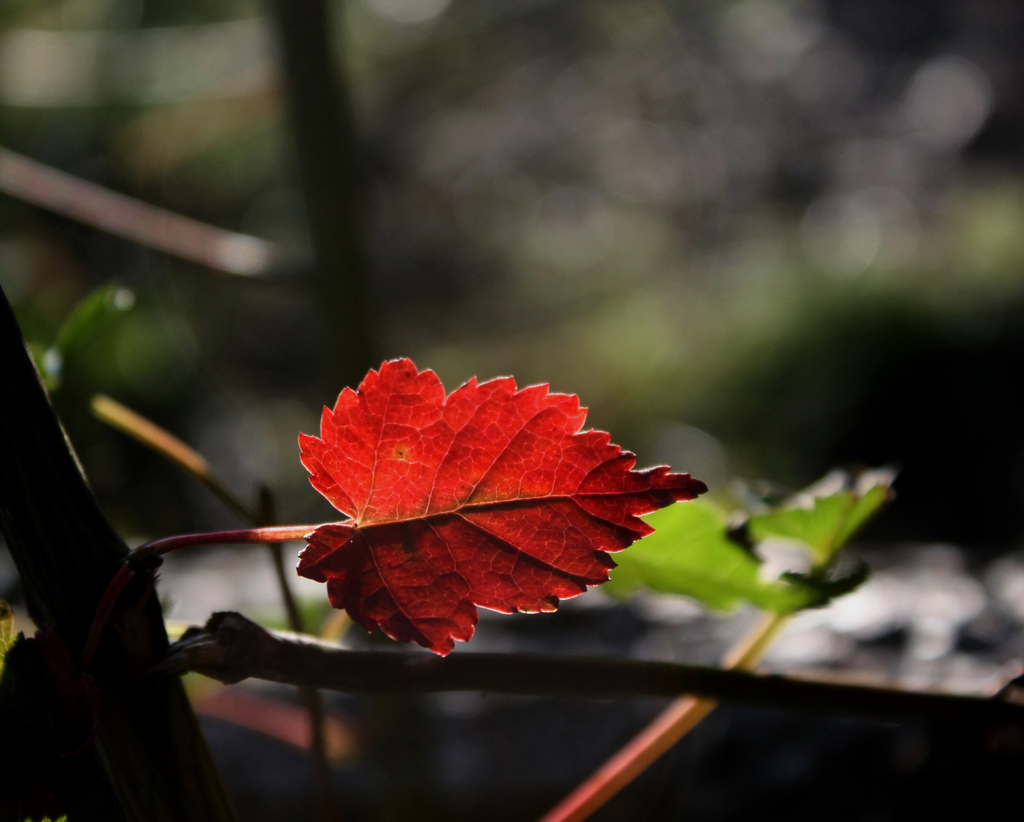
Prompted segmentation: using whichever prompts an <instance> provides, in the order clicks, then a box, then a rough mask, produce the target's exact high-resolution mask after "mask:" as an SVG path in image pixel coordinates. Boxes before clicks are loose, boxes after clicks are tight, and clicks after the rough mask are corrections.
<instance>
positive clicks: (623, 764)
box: [540, 614, 789, 822]
mask: <svg viewBox="0 0 1024 822" xmlns="http://www.w3.org/2000/svg"><path fill="white" fill-rule="evenodd" d="M788 622H789V617H788V616H784V615H779V614H765V615H764V617H763V618H762V619H761V621H760V622H759V623H758V624H757V625H755V626H754V628H753V629H752V630H751V631H750V632H749V633H747V634H746V635H744V636H743V637H742V638H741V639H740V641H739V642H738V643H737V644H736V645H735V646H734V647H733V648H732V649H731V650H730V651H729V652H728V653H726V655H725V658H724V659H723V665H724V666H725V667H726V668H728V669H733V670H739V671H749V670H751V669H753V668H754V667H755V666H756V665H757V663H758V662H759V661H760V660H761V657H763V656H764V653H765V651H766V650H767V649H768V646H769V645H770V644H771V642H772V640H773V639H774V638H775V637H776V636H777V635H778V634H779V632H780V631H781V630H782V629H783V628H784V627H785V626H786V624H787V623H788ZM717 706H718V702H717V701H716V700H714V699H706V698H705V699H702V698H698V697H693V696H683V697H679V698H678V699H675V700H673V701H672V703H671V704H670V705H669V706H668V707H667V708H665V710H663V711H662V712H661V713H660V714H658V716H657V717H655V718H654V720H653V721H652V722H650V723H649V724H648V725H647V727H645V728H644V729H643V730H642V731H640V733H639V734H637V735H636V736H635V737H633V739H631V740H630V741H629V742H628V743H626V745H625V746H623V747H622V748H620V749H619V750H618V751H616V753H615V754H614V755H613V756H612V757H611V759H609V760H608V761H606V762H605V763H604V764H603V765H602V766H601V767H600V768H598V769H597V770H596V771H595V772H594V773H592V774H591V775H590V776H589V777H588V778H587V779H586V780H585V781H584V782H583V783H582V784H580V785H579V786H578V787H577V788H576V789H575V790H574V791H573V792H572V793H570V794H569V795H568V796H567V797H566V798H565V799H563V800H562V801H561V802H559V803H558V804H557V805H556V806H555V807H554V808H552V809H551V810H550V811H548V813H547V814H545V815H544V816H543V817H542V818H541V819H540V822H580V821H581V820H583V819H586V818H587V817H588V816H590V815H591V814H592V813H593V812H594V811H596V810H597V809H598V808H600V807H601V806H602V805H604V804H605V803H606V802H607V801H608V800H609V799H611V798H612V797H613V796H615V794H617V793H618V792H619V791H621V790H622V789H623V788H624V787H626V785H628V784H629V783H630V782H632V781H633V780H634V779H635V778H636V777H637V776H639V775H640V774H641V773H642V772H643V771H644V770H646V769H647V767H648V766H650V765H651V764H652V763H653V762H655V761H656V760H657V759H658V758H659V757H660V756H661V755H662V754H664V753H665V752H667V751H668V750H669V749H670V748H671V747H672V746H673V745H675V744H676V743H677V742H678V741H679V740H680V739H682V738H683V737H684V736H686V734H688V733H689V732H690V731H692V730H693V729H694V728H695V727H696V726H697V725H699V724H700V722H701V721H702V720H703V719H704V718H705V717H706V716H707V715H708V714H710V713H711V712H712V711H713V710H714V709H715V708H716V707H717Z"/></svg>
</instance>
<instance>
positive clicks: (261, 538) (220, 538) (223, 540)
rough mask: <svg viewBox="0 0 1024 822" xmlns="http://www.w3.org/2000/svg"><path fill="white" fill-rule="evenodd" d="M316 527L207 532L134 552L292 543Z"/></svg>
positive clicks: (158, 542)
mask: <svg viewBox="0 0 1024 822" xmlns="http://www.w3.org/2000/svg"><path fill="white" fill-rule="evenodd" d="M318 527H319V526H318V525H275V526H272V527H267V528H242V529H240V530H238V531H209V532H205V533H202V534H179V535H178V536H174V537H164V538H163V539H156V540H153V541H152V542H147V543H146V544H145V545H140V546H139V547H138V548H136V549H135V550H136V551H143V550H148V551H152V552H153V553H154V554H156V555H157V556H163V555H164V554H169V553H171V551H177V550H178V549H179V548H191V547H192V546H193V545H237V544H250V545H254V544H260V543H267V542H292V541H294V540H298V539H304V538H305V537H306V535H307V534H309V533H311V532H312V531H314V530H315V529H316V528H318Z"/></svg>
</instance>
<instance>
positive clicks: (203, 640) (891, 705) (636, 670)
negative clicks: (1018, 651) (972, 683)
mask: <svg viewBox="0 0 1024 822" xmlns="http://www.w3.org/2000/svg"><path fill="white" fill-rule="evenodd" d="M154 670H155V672H157V673H183V672H185V671H197V672H199V673H201V674H205V675H206V676H209V677H212V678H213V679H218V680H220V681H221V682H238V681H239V680H242V679H246V678H248V677H255V678H257V679H265V680H269V681H272V682H283V683H288V684H292V685H305V686H310V687H315V688H325V689H327V690H334V691H345V692H353V693H358V692H371V693H383V692H397V691H403V692H411V691H491V692H495V693H506V694H567V695H572V696H582V697H604V698H607V697H631V696H633V697H635V696H664V697H674V696H679V695H680V694H693V695H695V696H701V697H712V698H714V699H718V700H722V701H725V702H739V703H743V704H747V705H759V706H765V707H774V708H785V709H790V710H798V711H811V712H820V713H833V714H851V715H863V716H869V717H874V718H881V719H917V718H924V719H937V720H942V721H947V722H969V723H994V722H1001V723H1003V722H1005V723H1024V698H1022V696H1021V695H1020V693H1019V691H1018V689H1017V688H1016V687H1013V686H1010V687H1007V688H1004V689H1003V690H1002V691H1000V692H999V694H996V695H994V696H991V697H977V696H961V695H952V694H942V693H928V692H917V691H904V690H897V689H891V688H879V687H866V686H861V685H848V684H836V683H832V682H822V681H814V680H806V679H792V678H787V677H783V676H779V675H772V674H756V673H745V672H740V671H735V670H722V669H718V668H704V667H698V666H692V665H676V664H673V663H667V662H640V661H636V660H612V659H597V658H582V657H575V658H574V657H553V656H533V655H526V654H474V653H465V654H458V655H455V656H452V657H448V658H445V659H442V658H441V657H436V656H433V655H427V654H420V653H412V654H410V653H391V652H379V651H345V650H340V649H337V648H331V647H327V646H325V645H323V644H319V643H317V642H315V641H309V640H303V639H300V638H293V637H288V638H285V637H282V636H280V635H275V634H272V633H270V632H268V631H266V630H264V629H263V628H261V627H260V626H258V625H256V624H255V623H253V622H250V621H249V620H248V619H246V618H245V617H243V616H241V615H240V614H236V613H217V614H214V615H213V616H212V617H211V618H210V620H209V621H208V622H207V623H206V626H205V627H204V628H189V630H188V631H186V632H185V634H184V636H182V638H181V640H180V641H179V642H176V643H175V644H174V645H172V646H171V649H170V653H169V655H168V657H167V659H165V660H164V661H163V662H161V663H160V664H159V665H158V666H157V667H156V668H155V669H154Z"/></svg>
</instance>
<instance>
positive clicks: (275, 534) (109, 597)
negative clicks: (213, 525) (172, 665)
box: [79, 525, 317, 671]
mask: <svg viewBox="0 0 1024 822" xmlns="http://www.w3.org/2000/svg"><path fill="white" fill-rule="evenodd" d="M316 527H317V526H315V525H280V526H276V527H272V528H244V529H242V530H238V531H210V532H207V533H202V534H181V535H179V536H175V537H165V538H164V539H157V540H153V541H152V542H147V543H146V544H145V545H140V546H139V547H138V548H136V549H135V551H133V552H132V556H138V555H139V554H141V553H143V552H146V553H149V554H151V555H154V556H163V555H164V554H169V553H171V551H177V550H178V549H180V548H190V547H192V546H193V545H237V544H260V543H268V542H269V543H280V542H288V541H291V540H298V539H302V538H303V537H304V536H305V535H306V534H308V533H309V532H310V531H312V530H314V529H315V528H316ZM133 576H135V568H133V567H132V564H131V560H130V558H129V561H128V562H126V563H125V564H124V565H122V566H121V567H120V568H119V569H118V571H117V573H116V574H114V577H113V579H111V580H110V582H109V583H108V584H107V589H106V590H105V591H104V592H103V596H102V597H100V601H99V604H98V605H97V606H96V615H95V616H94V617H93V620H92V626H91V627H90V628H89V637H88V639H87V640H86V642H85V648H84V650H83V651H82V656H81V659H80V660H79V668H80V669H81V670H83V671H85V670H88V668H89V663H91V662H92V658H93V655H94V654H95V653H96V648H97V647H98V646H99V644H100V637H102V636H103V630H104V629H105V628H106V627H107V623H108V622H110V617H111V614H113V613H114V606H115V605H116V604H117V600H118V597H120V596H121V592H122V591H123V590H124V588H125V586H126V585H127V584H128V583H129V582H130V581H131V578H132V577H133Z"/></svg>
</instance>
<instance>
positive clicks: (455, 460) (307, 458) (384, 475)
mask: <svg viewBox="0 0 1024 822" xmlns="http://www.w3.org/2000/svg"><path fill="white" fill-rule="evenodd" d="M586 416H587V410H586V409H585V408H581V407H580V404H579V399H578V398H577V397H576V396H574V395H568V394H552V393H549V392H548V387H547V386H546V385H535V386H531V387H529V388H524V389H522V390H517V389H516V384H515V381H514V380H513V379H512V378H511V377H503V378H499V379H494V380H490V381H488V382H484V383H478V382H477V381H476V379H472V380H470V381H469V382H467V383H466V384H464V385H462V386H461V387H460V388H458V389H456V390H455V391H453V392H452V393H451V395H450V396H448V397H445V391H444V387H443V386H442V385H441V381H440V380H439V379H438V377H437V375H436V374H435V373H434V372H433V371H417V370H416V366H415V365H414V364H413V363H412V361H411V360H408V359H402V360H392V361H390V362H385V363H384V364H383V365H382V366H381V368H380V371H370V373H369V374H367V375H366V378H365V379H364V380H363V382H362V384H361V385H360V386H359V390H358V391H352V390H351V389H349V388H346V389H345V390H344V391H342V392H341V395H340V396H339V397H338V401H337V403H335V406H334V408H333V409H328V408H325V409H324V412H323V417H322V419H321V423H320V437H312V436H308V435H306V434H300V435H299V446H300V448H301V451H302V464H303V465H304V466H306V468H307V469H308V470H309V472H310V473H311V474H312V476H311V477H310V482H311V483H312V484H313V487H314V488H316V489H317V490H318V491H320V493H322V494H323V495H324V496H325V497H327V499H328V500H329V501H330V502H331V504H332V505H334V507H335V508H337V509H338V510H339V511H341V512H342V513H344V514H347V515H348V516H349V517H350V519H349V520H347V521H345V522H340V523H335V524H330V525H322V526H320V527H319V528H317V529H316V530H315V531H313V532H312V533H311V534H309V535H307V536H306V541H307V542H308V543H309V545H308V546H307V547H306V548H305V550H303V552H302V554H301V556H300V559H299V566H298V571H299V574H301V575H302V576H304V577H308V578H310V579H314V580H317V581H319V582H326V583H327V592H328V596H329V598H330V601H331V604H332V605H333V606H334V607H335V608H344V609H345V610H346V611H348V613H349V615H350V616H351V617H352V619H354V620H355V621H356V622H358V623H359V624H360V625H362V626H363V627H365V628H366V629H367V630H370V631H372V630H374V629H375V628H380V629H382V630H383V631H384V633H386V634H387V635H388V636H390V637H392V638H393V639H397V640H401V641H413V642H416V643H418V644H420V645H422V646H424V647H426V648H429V649H430V650H432V651H434V652H436V653H438V654H442V655H445V654H447V653H449V652H450V651H451V650H452V648H453V647H454V641H455V640H461V641H466V640H468V639H469V638H470V637H471V636H472V635H473V629H474V626H475V625H476V623H477V619H478V615H477V606H480V607H483V608H490V609H491V610H494V611H502V612H504V613H513V612H515V611H533V612H536V611H553V610H555V608H556V607H557V606H558V600H559V599H566V598H568V597H574V596H577V595H579V594H582V593H583V592H584V591H586V590H587V587H588V586H591V585H600V584H601V583H602V582H606V581H607V580H608V571H609V569H610V568H614V567H615V563H614V562H613V561H612V559H611V557H609V556H608V552H612V551H621V550H622V549H623V548H626V547H627V546H629V545H630V544H632V543H633V542H634V541H636V540H637V539H639V538H640V537H643V536H646V535H647V534H649V533H651V531H652V530H653V529H652V528H651V527H650V526H649V525H648V524H647V523H645V522H644V521H643V520H641V519H640V518H639V515H641V514H647V513H650V512H651V511H655V510H657V509H659V508H663V507H665V506H666V505H669V504H671V503H672V502H674V501H676V500H688V499H693V498H694V497H696V496H697V495H698V494H701V493H703V492H704V491H706V490H707V487H706V486H705V485H704V483H702V482H700V481H699V480H695V479H692V478H691V477H690V475H689V474H671V473H669V469H668V468H667V467H665V466H661V467H658V468H649V469H647V470H645V471H634V470H633V465H634V464H635V462H636V459H635V457H634V455H633V454H631V453H629V452H628V451H623V450H622V449H621V448H620V447H619V446H617V445H613V444H612V443H611V441H610V440H611V438H610V436H609V435H608V434H606V433H604V432H603V431H593V430H589V431H580V428H581V427H582V426H583V422H584V420H585V419H586Z"/></svg>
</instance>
